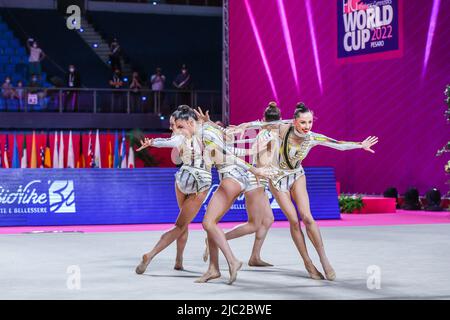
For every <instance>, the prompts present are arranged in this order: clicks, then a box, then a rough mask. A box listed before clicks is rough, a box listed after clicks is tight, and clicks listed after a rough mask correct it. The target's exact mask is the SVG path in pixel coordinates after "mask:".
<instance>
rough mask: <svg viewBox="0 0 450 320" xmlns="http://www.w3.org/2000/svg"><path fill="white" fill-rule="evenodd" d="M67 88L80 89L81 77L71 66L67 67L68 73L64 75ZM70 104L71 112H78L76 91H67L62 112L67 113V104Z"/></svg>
mask: <svg viewBox="0 0 450 320" xmlns="http://www.w3.org/2000/svg"><path fill="white" fill-rule="evenodd" d="M65 85H66V87H67V88H80V87H81V77H80V74H79V72H78V71H77V70H76V69H75V66H74V65H73V64H71V65H69V72H68V73H66V83H65ZM69 103H70V107H71V110H72V111H75V112H77V111H78V91H76V90H69V91H67V92H66V94H65V101H64V111H67V104H69Z"/></svg>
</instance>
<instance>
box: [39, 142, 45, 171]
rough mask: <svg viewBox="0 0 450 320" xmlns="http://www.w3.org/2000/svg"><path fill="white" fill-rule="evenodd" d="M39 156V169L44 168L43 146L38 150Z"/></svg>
mask: <svg viewBox="0 0 450 320" xmlns="http://www.w3.org/2000/svg"><path fill="white" fill-rule="evenodd" d="M39 156H40V157H41V165H40V167H39V168H44V163H45V149H44V147H43V146H40V148H39Z"/></svg>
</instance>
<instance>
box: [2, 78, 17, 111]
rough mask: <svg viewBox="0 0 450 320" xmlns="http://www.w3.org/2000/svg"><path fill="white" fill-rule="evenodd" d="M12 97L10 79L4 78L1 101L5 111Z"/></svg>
mask: <svg viewBox="0 0 450 320" xmlns="http://www.w3.org/2000/svg"><path fill="white" fill-rule="evenodd" d="M13 96H14V91H13V88H12V84H11V78H10V77H6V78H5V82H3V84H2V99H3V100H4V101H5V106H6V110H8V107H9V102H10V100H11V99H12V98H13Z"/></svg>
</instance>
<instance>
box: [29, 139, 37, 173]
mask: <svg viewBox="0 0 450 320" xmlns="http://www.w3.org/2000/svg"><path fill="white" fill-rule="evenodd" d="M30 168H33V169H35V168H37V154H36V134H35V132H34V131H33V140H32V141H31V163H30Z"/></svg>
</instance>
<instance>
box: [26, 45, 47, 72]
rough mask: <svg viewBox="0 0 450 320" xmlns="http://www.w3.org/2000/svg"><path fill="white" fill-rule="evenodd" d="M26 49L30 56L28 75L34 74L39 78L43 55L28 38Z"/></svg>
mask: <svg viewBox="0 0 450 320" xmlns="http://www.w3.org/2000/svg"><path fill="white" fill-rule="evenodd" d="M27 48H28V50H29V51H30V56H29V57H28V62H29V74H30V75H32V74H35V75H37V76H38V77H39V79H40V78H41V72H42V69H41V61H42V60H44V58H45V53H44V51H42V49H41V48H39V46H38V43H37V41H35V40H34V39H33V38H29V39H28V41H27Z"/></svg>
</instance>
